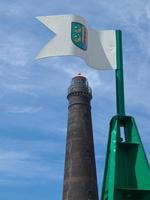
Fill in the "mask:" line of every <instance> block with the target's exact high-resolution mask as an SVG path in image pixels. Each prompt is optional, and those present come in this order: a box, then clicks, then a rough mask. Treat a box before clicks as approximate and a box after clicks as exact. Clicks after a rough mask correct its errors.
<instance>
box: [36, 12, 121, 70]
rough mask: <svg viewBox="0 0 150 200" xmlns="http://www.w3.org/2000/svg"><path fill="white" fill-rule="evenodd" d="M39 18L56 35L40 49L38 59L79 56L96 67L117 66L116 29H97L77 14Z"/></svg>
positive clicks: (107, 67)
mask: <svg viewBox="0 0 150 200" xmlns="http://www.w3.org/2000/svg"><path fill="white" fill-rule="evenodd" d="M37 19H38V20H39V21H40V22H42V23H43V24H44V25H45V26H47V27H48V28H49V29H50V30H52V31H53V32H54V33H55V34H56V35H55V37H54V38H53V39H52V40H50V41H49V42H48V43H47V45H46V46H45V47H44V48H43V49H42V50H41V51H40V53H39V54H38V56H37V59H40V58H45V57H49V56H64V55H65V56H66V55H74V56H79V57H81V58H82V59H84V60H85V62H86V63H87V64H88V65H89V66H91V67H94V68H97V69H116V68H117V56H116V52H117V50H116V46H117V45H116V31H115V30H106V31H97V30H93V29H91V28H89V27H88V25H87V22H86V20H85V19H84V18H82V17H80V16H76V15H54V16H40V17H37Z"/></svg>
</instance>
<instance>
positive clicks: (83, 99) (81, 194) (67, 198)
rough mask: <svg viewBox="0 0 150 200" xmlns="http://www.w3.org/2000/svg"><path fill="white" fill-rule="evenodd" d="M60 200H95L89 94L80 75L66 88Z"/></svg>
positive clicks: (94, 171) (89, 90)
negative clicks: (66, 113) (65, 125)
mask: <svg viewBox="0 0 150 200" xmlns="http://www.w3.org/2000/svg"><path fill="white" fill-rule="evenodd" d="M67 99H68V126H67V139H66V156H65V170H64V186H63V200H98V187H97V175H96V164H95V152H94V141H93V131H92V119H91V99H92V90H91V88H90V87H89V84H88V81H87V79H86V78H85V77H84V76H82V75H81V74H79V75H77V76H75V77H74V78H72V81H71V84H70V86H69V88H68V95H67Z"/></svg>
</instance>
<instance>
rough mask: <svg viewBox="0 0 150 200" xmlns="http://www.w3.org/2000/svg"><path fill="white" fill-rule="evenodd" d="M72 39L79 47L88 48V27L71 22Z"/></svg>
mask: <svg viewBox="0 0 150 200" xmlns="http://www.w3.org/2000/svg"><path fill="white" fill-rule="evenodd" d="M71 39H72V42H73V43H74V44H75V45H76V46H77V47H79V48H80V49H83V50H87V29H86V27H85V26H84V25H83V24H81V23H78V22H72V23H71Z"/></svg>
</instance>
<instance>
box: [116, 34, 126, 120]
mask: <svg viewBox="0 0 150 200" xmlns="http://www.w3.org/2000/svg"><path fill="white" fill-rule="evenodd" d="M116 47H117V48H116V51H117V53H116V55H117V58H116V59H117V69H116V101H117V114H118V115H121V116H124V115H125V103H124V80H123V58H122V33H121V31H120V30H116Z"/></svg>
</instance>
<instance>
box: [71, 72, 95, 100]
mask: <svg viewBox="0 0 150 200" xmlns="http://www.w3.org/2000/svg"><path fill="white" fill-rule="evenodd" d="M77 93H78V94H79V93H80V94H83V95H88V96H89V97H90V98H92V90H91V88H90V87H89V84H88V80H87V78H86V77H84V76H82V75H81V74H80V73H79V74H78V75H77V76H75V77H73V78H72V80H71V85H70V87H69V88H68V96H69V95H70V94H74V95H76V94H77Z"/></svg>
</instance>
